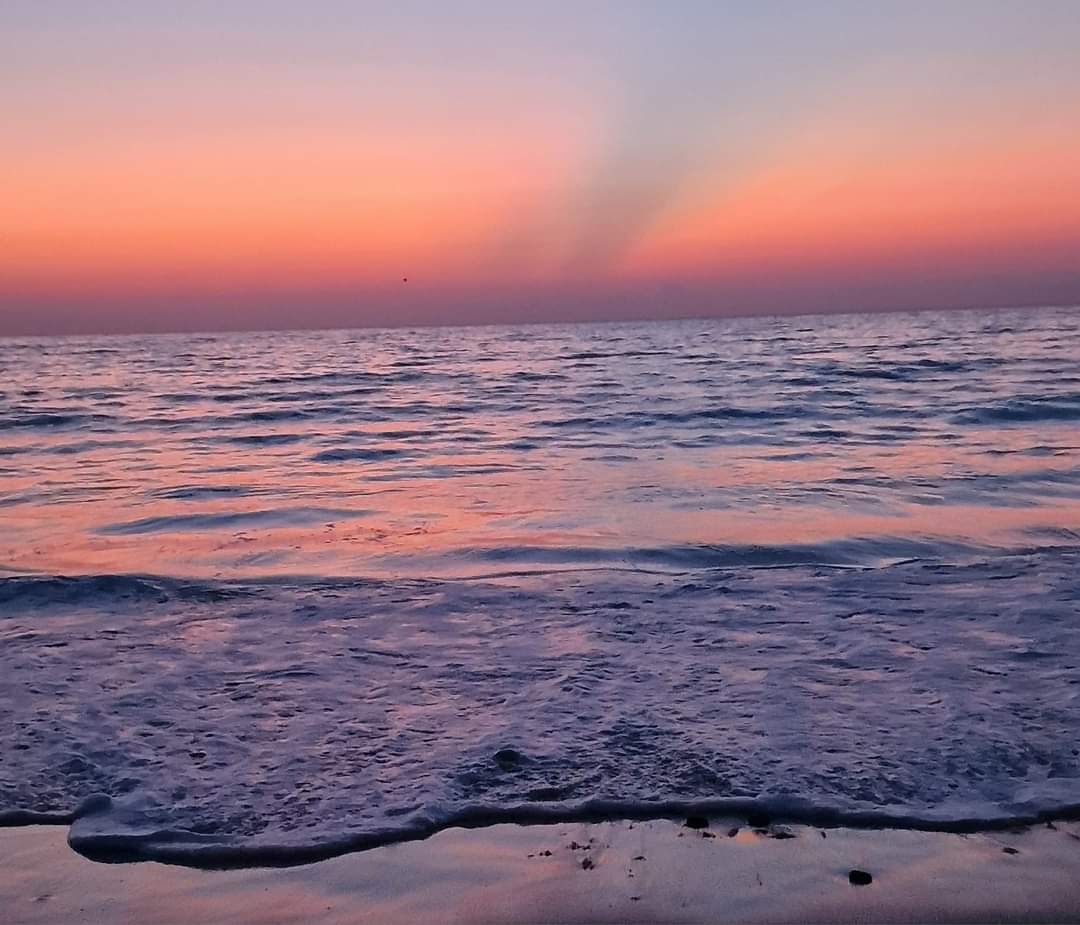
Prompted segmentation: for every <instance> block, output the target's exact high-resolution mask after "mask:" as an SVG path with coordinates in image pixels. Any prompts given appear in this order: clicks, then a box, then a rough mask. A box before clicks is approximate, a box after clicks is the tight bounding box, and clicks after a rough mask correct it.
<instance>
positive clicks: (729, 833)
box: [727, 826, 739, 838]
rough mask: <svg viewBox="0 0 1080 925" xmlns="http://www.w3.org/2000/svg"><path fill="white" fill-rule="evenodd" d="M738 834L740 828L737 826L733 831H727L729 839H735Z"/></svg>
mask: <svg viewBox="0 0 1080 925" xmlns="http://www.w3.org/2000/svg"><path fill="white" fill-rule="evenodd" d="M738 834H739V827H738V826H735V828H733V829H728V830H727V837H728V838H734V837H735V836H736V835H738Z"/></svg>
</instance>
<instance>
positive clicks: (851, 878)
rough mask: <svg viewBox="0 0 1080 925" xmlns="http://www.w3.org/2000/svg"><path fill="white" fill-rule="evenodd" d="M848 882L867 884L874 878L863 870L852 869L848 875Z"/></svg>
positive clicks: (857, 884)
mask: <svg viewBox="0 0 1080 925" xmlns="http://www.w3.org/2000/svg"><path fill="white" fill-rule="evenodd" d="M847 878H848V883H850V884H851V885H852V886H869V885H870V884H871V883H873V882H874V878H873V877H871V876H870V874H868V873H867V872H866V871H865V870H858V869H857V868H856V869H853V870H851V871H850V872H849V873H848V875H847Z"/></svg>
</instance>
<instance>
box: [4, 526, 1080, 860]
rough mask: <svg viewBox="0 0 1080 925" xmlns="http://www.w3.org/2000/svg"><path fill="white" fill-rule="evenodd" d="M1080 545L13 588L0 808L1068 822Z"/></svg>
mask: <svg viewBox="0 0 1080 925" xmlns="http://www.w3.org/2000/svg"><path fill="white" fill-rule="evenodd" d="M1077 556H1080V547H1078V546H1075V545H1074V546H1073V547H1069V548H1061V549H1060V550H1058V551H1055V552H1047V551H1046V550H1044V549H1040V550H1038V551H1035V552H1032V553H1030V554H1022V553H1015V554H1011V555H999V556H994V557H991V558H977V559H974V560H972V561H971V562H969V563H965V564H951V563H947V562H943V561H940V560H934V561H923V562H908V563H899V564H895V565H891V566H888V567H883V568H873V569H868V568H866V569H824V568H822V567H821V566H820V565H804V566H791V567H785V568H780V569H777V568H755V567H724V568H719V569H711V568H702V569H697V570H695V571H692V572H690V571H684V572H679V573H657V572H641V571H636V572H627V571H621V570H620V569H619V568H618V567H617V565H615V564H610V565H609V566H608V567H605V568H602V569H599V570H597V571H594V572H583V571H581V570H577V571H574V572H572V573H570V574H566V575H559V574H555V573H554V572H553V571H548V572H545V573H543V574H539V575H531V576H525V577H522V578H515V579H513V580H510V579H508V578H506V577H500V578H497V579H492V580H486V579H472V580H464V579H463V580H456V581H448V580H438V579H413V580H402V579H384V580H376V579H355V578H341V579H334V580H328V579H301V578H292V579H284V578H282V579H276V580H261V581H247V582H232V581H204V582H195V581H191V582H189V581H184V580H181V579H177V578H166V577H148V576H86V577H82V578H58V577H53V576H38V577H30V576H23V577H11V578H6V579H0V614H2V618H0V639H2V643H3V644H2V645H0V672H2V673H3V676H5V678H6V679H7V680H8V681H9V683H11V684H13V685H14V686H15V688H16V689H18V690H20V691H23V692H24V694H23V695H21V696H25V697H26V698H28V699H27V700H26V701H25V704H24V705H23V706H24V707H25V708H20V710H19V712H18V713H17V714H14V713H11V712H10V711H11V710H13V709H14V707H13V706H9V705H6V704H4V705H0V718H2V719H3V720H4V722H3V724H2V725H0V728H5V729H7V730H8V731H7V732H5V734H4V740H3V743H2V745H3V747H4V749H5V779H4V781H3V782H0V806H2V807H4V810H3V811H2V813H0V822H6V823H7V824H28V823H34V822H44V821H52V822H57V823H70V824H71V831H70V836H69V840H70V842H71V844H72V846H73V847H74V848H75V849H76V850H79V851H81V852H83V853H85V854H86V855H88V856H90V857H95V858H98V859H102V860H145V859H156V860H162V861H171V862H174V863H184V864H192V865H197V866H199V865H201V866H222V865H240V866H244V865H257V864H293V863H306V862H307V861H310V860H315V859H318V858H319V857H327V856H330V855H332V854H337V853H342V852H344V851H351V850H359V849H362V848H367V847H374V846H376V845H380V844H388V843H391V842H394V841H400V840H403V839H408V838H421V837H425V836H427V835H430V834H432V833H434V832H436V831H438V830H440V829H441V828H445V827H448V826H455V825H487V824H491V823H494V822H515V823H529V822H554V821H566V820H572V819H579V818H642V817H653V816H664V815H672V814H683V813H695V814H704V815H726V814H736V815H738V814H749V813H754V814H760V813H768V814H769V815H771V816H773V818H774V819H776V820H777V821H786V822H806V823H810V824H815V825H828V824H833V825H865V826H896V827H907V828H925V829H934V830H941V831H974V830H977V829H985V828H995V827H1006V826H1012V825H1017V824H1029V823H1032V822H1036V821H1040V820H1042V819H1047V818H1059V817H1066V816H1071V815H1073V814H1075V813H1076V812H1077V811H1078V807H1080V803H1078V800H1080V767H1078V765H1077V758H1076V755H1075V754H1074V742H1073V740H1074V736H1072V735H1071V731H1072V730H1073V729H1075V727H1076V722H1077V715H1078V711H1080V698H1078V697H1077V696H1076V693H1075V684H1076V683H1077V679H1076V677H1075V672H1074V671H1072V669H1071V666H1073V664H1074V663H1073V659H1074V657H1075V652H1076V651H1077V648H1076V646H1077V641H1078V640H1080V635H1078V634H1080V627H1077V625H1076V621H1075V602H1076V599H1077V597H1076V595H1077V593H1078V591H1080V586H1078V580H1080V579H1078V577H1077V576H1078V574H1080V573H1078V571H1077V569H1076V565H1077ZM35 702H41V703H48V705H49V709H47V710H35V709H33V705H34V704H35ZM1047 703H1052V704H1053V705H1054V709H1053V710H1047V709H1046V707H1045V704H1047ZM5 710H6V711H9V712H8V713H5V712H4V711H5ZM58 713H61V714H62V715H63V716H64V717H65V721H64V723H63V724H59V725H58V724H55V723H54V722H53V721H52V717H55V716H56V715H57V714H58ZM9 718H10V719H11V722H8V719H9Z"/></svg>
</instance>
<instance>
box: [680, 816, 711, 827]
mask: <svg viewBox="0 0 1080 925" xmlns="http://www.w3.org/2000/svg"><path fill="white" fill-rule="evenodd" d="M683 825H685V826H686V827H687V828H688V829H707V828H708V827H709V820H708V819H706V818H705V817H704V816H687V817H686V822H684V823H683Z"/></svg>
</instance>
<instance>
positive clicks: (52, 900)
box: [0, 819, 1080, 925]
mask: <svg viewBox="0 0 1080 925" xmlns="http://www.w3.org/2000/svg"><path fill="white" fill-rule="evenodd" d="M65 835H66V830H65V828H64V827H62V826H28V827H22V828H8V829H4V830H0V856H2V857H3V865H2V868H0V909H2V910H3V911H2V913H0V918H2V920H3V921H4V922H10V923H50V922H57V923H59V922H82V923H109V922H120V921H130V922H140V923H144V925H168V923H186V925H198V923H218V922H237V923H285V922H319V923H345V922H355V921H365V922H584V921H587V922H656V921H669V922H699V921H714V922H715V921H723V922H825V921H840V922H882V923H884V922H907V921H935V922H977V921H1009V922H1050V921H1059V922H1068V921H1076V920H1078V919H1080V824H1078V823H1057V824H1054V825H1053V827H1051V826H1038V827H1035V828H1032V829H1027V830H1022V831H1021V830H1018V831H1012V832H993V833H985V834H973V835H955V834H942V833H928V832H913V831H881V830H857V829H843V828H839V829H828V830H825V829H817V828H813V827H804V826H774V827H772V828H770V829H767V830H758V831H755V830H752V829H749V828H747V827H746V825H745V821H741V820H737V819H727V820H724V819H720V820H717V819H713V820H709V826H708V828H705V829H692V828H688V827H687V826H686V825H685V824H682V823H680V822H679V821H676V820H656V821H650V822H625V821H623V822H606V823H574V824H566V825H543V826H515V825H497V826H491V827H488V828H483V829H473V830H465V829H450V830H447V831H445V832H442V833H440V834H438V835H435V836H434V837H432V838H429V839H426V840H424V841H419V842H410V843H404V844H399V845H394V846H391V847H386V848H379V849H375V850H372V851H366V852H360V853H356V854H349V855H344V856H342V857H339V858H335V859H333V860H329V861H323V862H320V863H318V864H311V865H306V866H301V867H292V868H276V869H275V868H256V869H249V870H231V871H207V870H196V869H189V868H184V867H173V866H166V865H162V864H156V863H141V864H99V863H95V862H92V861H88V860H86V859H85V858H83V857H81V856H80V855H78V854H76V853H75V852H74V851H72V850H71V849H70V848H69V847H68V845H67V843H66V840H65ZM852 869H857V870H862V871H866V872H867V873H869V874H870V875H871V876H872V878H873V881H872V883H870V884H869V885H864V886H856V885H852V883H851V882H850V881H849V874H850V871H851V870H852Z"/></svg>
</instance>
